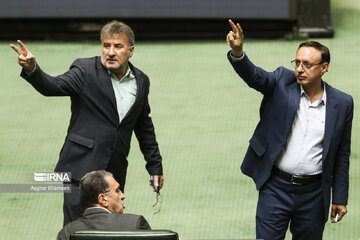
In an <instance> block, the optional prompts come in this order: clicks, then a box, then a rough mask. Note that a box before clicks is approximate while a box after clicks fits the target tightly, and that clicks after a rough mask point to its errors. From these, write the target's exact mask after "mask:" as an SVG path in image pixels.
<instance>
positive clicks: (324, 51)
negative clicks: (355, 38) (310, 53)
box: [298, 41, 330, 63]
mask: <svg viewBox="0 0 360 240" xmlns="http://www.w3.org/2000/svg"><path fill="white" fill-rule="evenodd" d="M302 47H313V48H315V49H317V50H319V51H320V53H321V62H327V63H330V50H329V48H328V47H326V46H325V45H322V44H321V43H319V42H316V41H307V42H303V43H300V45H299V48H298V49H300V48H302Z"/></svg>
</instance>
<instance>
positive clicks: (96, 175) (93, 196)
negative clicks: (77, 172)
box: [79, 170, 113, 209]
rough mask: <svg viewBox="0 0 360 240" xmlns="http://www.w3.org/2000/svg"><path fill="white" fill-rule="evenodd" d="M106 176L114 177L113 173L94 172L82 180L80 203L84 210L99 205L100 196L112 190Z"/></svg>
mask: <svg viewBox="0 0 360 240" xmlns="http://www.w3.org/2000/svg"><path fill="white" fill-rule="evenodd" d="M106 176H110V177H112V176H113V175H112V173H109V172H107V171H105V170H97V171H92V172H89V173H87V174H85V176H84V177H82V178H81V180H80V185H79V189H80V202H81V205H82V206H83V207H84V209H86V208H89V207H93V206H95V204H98V203H99V202H98V196H99V194H101V193H106V192H108V191H109V190H110V188H109V184H108V182H107V181H106V180H105V177H106Z"/></svg>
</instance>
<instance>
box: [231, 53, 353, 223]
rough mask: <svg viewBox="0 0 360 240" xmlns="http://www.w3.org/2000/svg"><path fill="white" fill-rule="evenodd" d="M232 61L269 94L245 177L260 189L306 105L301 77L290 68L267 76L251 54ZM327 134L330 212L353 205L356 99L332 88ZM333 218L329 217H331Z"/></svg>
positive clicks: (246, 162)
mask: <svg viewBox="0 0 360 240" xmlns="http://www.w3.org/2000/svg"><path fill="white" fill-rule="evenodd" d="M228 59H229V61H230V63H231V64H232V66H233V68H234V69H235V71H236V72H237V73H238V75H239V76H240V77H241V78H242V79H243V80H244V81H245V82H246V83H247V84H248V86H249V87H251V88H254V89H255V90H257V91H259V92H261V93H262V94H263V99H262V102H261V106H260V121H259V123H258V124H257V126H256V129H255V132H254V134H253V136H252V137H251V139H250V141H249V143H250V144H249V147H248V150H247V152H246V155H245V158H244V161H243V163H242V165H241V170H242V172H243V173H244V174H245V175H247V176H249V177H251V178H252V179H253V180H254V182H255V184H256V188H257V189H258V190H259V189H260V188H261V187H262V186H263V185H264V183H265V182H266V181H267V179H268V178H269V176H270V174H271V170H272V167H273V164H274V161H276V160H277V158H278V156H279V154H280V152H281V150H282V148H283V146H284V144H286V140H287V138H288V136H289V134H290V131H291V128H292V124H293V121H294V118H295V115H296V112H297V109H298V106H299V102H300V85H299V84H298V83H297V81H296V78H295V73H294V72H293V71H290V70H288V69H286V68H284V67H279V68H277V69H276V70H275V71H274V72H267V71H265V70H263V69H261V68H259V67H257V66H255V65H254V64H253V63H252V62H251V61H250V60H249V59H248V57H247V56H246V55H245V56H244V58H243V60H241V61H232V59H231V57H230V52H229V53H228ZM325 89H326V94H327V100H326V116H325V134H324V143H323V157H322V186H323V192H324V207H325V208H324V209H325V211H324V212H325V213H327V212H328V210H329V205H330V190H331V188H332V203H333V204H344V205H347V201H348V188H349V156H350V143H351V126H352V119H353V99H352V97H351V96H350V95H348V94H345V93H343V92H341V91H339V90H337V89H335V88H333V87H331V86H330V85H328V84H327V83H325ZM325 218H326V219H327V217H325Z"/></svg>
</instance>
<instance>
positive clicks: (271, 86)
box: [227, 20, 354, 240]
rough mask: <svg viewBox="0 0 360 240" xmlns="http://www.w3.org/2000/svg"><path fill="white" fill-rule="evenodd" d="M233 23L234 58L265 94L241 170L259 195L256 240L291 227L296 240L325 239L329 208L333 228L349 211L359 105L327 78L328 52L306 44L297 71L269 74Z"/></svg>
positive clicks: (271, 238) (275, 238)
mask: <svg viewBox="0 0 360 240" xmlns="http://www.w3.org/2000/svg"><path fill="white" fill-rule="evenodd" d="M229 23H230V26H231V28H232V31H230V32H229V34H228V35H227V43H228V44H229V46H230V47H231V51H229V52H228V55H227V56H228V60H229V61H230V63H231V65H232V66H233V68H234V70H235V71H236V73H237V74H238V75H239V76H240V77H241V78H242V79H243V80H244V81H245V82H246V84H247V85H248V86H249V87H251V88H254V89H255V90H257V91H259V92H260V93H262V94H263V100H262V103H261V106H260V121H259V123H258V125H257V127H256V129H255V131H254V134H253V136H252V138H251V139H250V141H249V143H250V144H249V148H248V150H247V152H246V155H245V158H244V161H243V163H242V165H241V170H242V172H243V173H244V174H246V175H248V176H249V177H251V178H252V179H253V180H254V182H255V184H256V188H257V189H258V190H259V200H258V205H257V212H256V238H261V239H265V240H282V239H284V238H285V234H286V231H287V228H288V225H289V223H290V231H291V233H292V234H293V238H292V239H294V240H319V239H322V235H323V230H324V226H325V222H326V221H327V219H328V212H329V207H330V202H331V203H332V204H331V220H332V222H337V221H340V220H341V219H343V217H344V215H345V214H346V213H347V207H346V206H347V202H348V189H349V158H350V145H351V127H352V119H353V109H354V102H353V99H352V97H351V96H350V95H348V94H346V93H344V92H341V91H339V90H337V89H335V88H333V87H331V86H330V85H329V84H327V83H326V82H325V81H324V80H323V76H324V74H325V73H326V72H327V71H328V68H329V64H330V52H329V49H328V48H327V47H326V46H324V45H322V44H320V43H318V42H314V41H309V42H304V43H301V44H300V45H299V47H298V50H297V51H296V57H295V59H294V60H293V61H292V63H293V65H294V70H295V71H291V70H289V69H286V68H284V67H279V68H277V69H276V70H275V71H273V72H267V71H265V70H263V69H262V68H260V67H257V66H256V65H254V64H253V63H252V62H251V61H250V59H249V58H248V57H247V55H246V54H245V53H244V51H243V41H244V34H243V31H242V29H241V27H240V25H239V24H236V25H235V24H234V23H233V22H232V21H231V20H229ZM330 200H332V201H330Z"/></svg>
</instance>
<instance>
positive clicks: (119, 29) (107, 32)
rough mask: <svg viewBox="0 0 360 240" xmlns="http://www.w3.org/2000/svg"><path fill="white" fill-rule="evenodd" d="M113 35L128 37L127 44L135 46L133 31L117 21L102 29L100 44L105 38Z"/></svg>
mask: <svg viewBox="0 0 360 240" xmlns="http://www.w3.org/2000/svg"><path fill="white" fill-rule="evenodd" d="M115 34H125V35H126V36H127V37H128V44H129V45H130V46H133V45H134V44H135V34H134V32H133V30H132V29H131V28H130V27H129V26H128V25H126V24H125V23H123V22H120V21H117V20H113V21H111V22H109V23H107V24H105V25H104V26H103V27H102V29H101V32H100V40H101V42H102V41H103V40H104V37H105V36H112V35H115Z"/></svg>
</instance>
